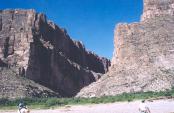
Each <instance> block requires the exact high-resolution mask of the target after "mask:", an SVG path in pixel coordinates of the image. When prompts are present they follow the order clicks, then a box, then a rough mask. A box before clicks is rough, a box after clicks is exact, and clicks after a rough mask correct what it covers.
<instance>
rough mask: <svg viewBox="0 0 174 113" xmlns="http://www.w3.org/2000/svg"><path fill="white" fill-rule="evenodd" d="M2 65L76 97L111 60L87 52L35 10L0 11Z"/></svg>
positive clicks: (105, 68) (64, 31)
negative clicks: (14, 68)
mask: <svg viewBox="0 0 174 113" xmlns="http://www.w3.org/2000/svg"><path fill="white" fill-rule="evenodd" d="M0 66H1V67H8V68H10V67H12V66H13V67H14V66H15V67H18V68H16V72H17V73H18V74H20V75H21V76H24V77H27V78H29V79H31V80H34V81H35V82H37V83H39V84H42V85H44V86H46V87H49V88H50V89H52V90H54V91H56V92H59V93H60V95H61V96H65V97H71V96H74V95H75V94H76V93H77V92H78V91H79V90H80V89H81V88H83V87H84V86H86V85H89V84H90V83H92V82H94V81H96V80H98V79H99V78H100V76H101V73H106V72H107V71H108V67H109V66H110V61H109V60H108V59H106V58H103V57H99V56H97V55H96V54H94V53H92V52H90V51H87V50H86V49H85V47H84V45H83V44H82V43H81V42H79V41H74V40H72V39H71V38H70V36H69V35H68V34H67V31H66V30H65V29H62V28H60V27H58V26H57V25H56V24H54V23H53V22H51V21H49V20H47V18H46V16H45V15H44V14H42V13H36V12H35V11H34V10H19V9H16V10H1V11H0Z"/></svg>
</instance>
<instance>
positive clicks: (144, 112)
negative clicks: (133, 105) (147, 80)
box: [139, 100, 151, 113]
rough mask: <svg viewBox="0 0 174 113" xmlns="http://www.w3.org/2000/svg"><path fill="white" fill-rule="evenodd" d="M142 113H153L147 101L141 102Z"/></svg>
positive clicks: (140, 109)
mask: <svg viewBox="0 0 174 113" xmlns="http://www.w3.org/2000/svg"><path fill="white" fill-rule="evenodd" d="M139 111H140V113H151V112H150V109H149V107H148V106H147V105H146V103H145V100H142V101H141V104H140V106H139Z"/></svg>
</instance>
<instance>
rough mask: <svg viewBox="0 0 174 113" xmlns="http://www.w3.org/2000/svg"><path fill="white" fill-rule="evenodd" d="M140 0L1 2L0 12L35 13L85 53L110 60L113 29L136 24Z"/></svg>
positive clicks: (112, 47)
mask: <svg viewBox="0 0 174 113" xmlns="http://www.w3.org/2000/svg"><path fill="white" fill-rule="evenodd" d="M142 5H143V1H142V0H1V3H0V9H6V8H10V9H14V8H24V9H35V10H36V11H37V12H42V13H45V14H46V15H47V17H48V19H49V20H51V21H53V22H55V23H56V24H57V25H58V26H60V27H62V28H66V29H67V31H68V34H69V35H70V36H71V38H73V39H75V40H80V41H82V42H83V43H84V45H85V47H86V48H87V50H91V51H93V52H95V53H96V54H98V55H100V56H104V57H107V58H112V53H113V49H114V45H113V39H114V28H115V25H116V24H117V23H120V22H124V23H125V22H126V23H131V22H137V21H139V20H140V15H141V14H142V10H143V6H142Z"/></svg>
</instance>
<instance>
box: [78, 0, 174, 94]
mask: <svg viewBox="0 0 174 113" xmlns="http://www.w3.org/2000/svg"><path fill="white" fill-rule="evenodd" d="M173 3H174V1H173V0H144V13H143V16H142V21H141V22H139V23H132V24H118V25H117V27H116V29H115V35H114V47H115V50H114V54H113V58H112V62H111V67H110V70H109V72H108V73H107V74H106V75H104V76H102V78H101V79H100V80H99V81H97V82H96V83H93V84H91V85H90V86H89V87H86V88H84V89H82V90H81V92H80V93H79V94H78V96H82V97H90V96H104V95H116V94H120V93H123V92H142V91H161V90H166V89H171V88H172V87H173V86H174V49H173V48H174V30H173V27H174V16H173V13H171V12H173V11H174V9H173V5H172V4H173ZM169 12H170V13H169Z"/></svg>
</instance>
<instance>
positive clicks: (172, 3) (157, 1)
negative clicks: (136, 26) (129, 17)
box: [141, 0, 174, 21]
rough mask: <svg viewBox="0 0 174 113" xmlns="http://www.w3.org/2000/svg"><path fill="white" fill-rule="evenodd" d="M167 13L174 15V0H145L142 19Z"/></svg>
mask: <svg viewBox="0 0 174 113" xmlns="http://www.w3.org/2000/svg"><path fill="white" fill-rule="evenodd" d="M166 14H167V15H171V16H174V0H144V13H143V15H142V18H141V20H142V21H144V20H147V19H148V18H154V17H158V16H165V15H166Z"/></svg>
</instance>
